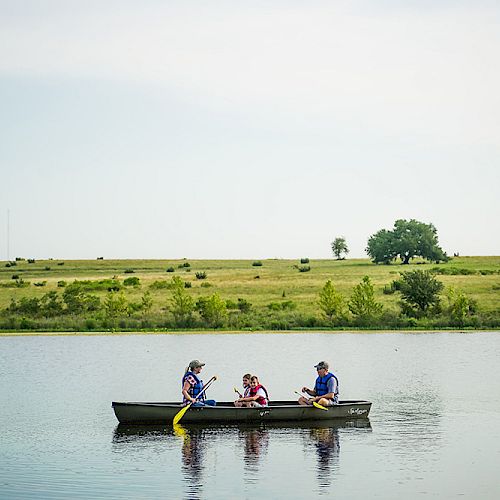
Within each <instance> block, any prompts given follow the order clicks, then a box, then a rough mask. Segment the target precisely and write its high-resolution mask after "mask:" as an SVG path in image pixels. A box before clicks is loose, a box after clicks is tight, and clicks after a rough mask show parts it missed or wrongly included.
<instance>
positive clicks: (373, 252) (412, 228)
mask: <svg viewBox="0 0 500 500" xmlns="http://www.w3.org/2000/svg"><path fill="white" fill-rule="evenodd" d="M366 252H367V253H368V255H369V256H370V257H371V259H372V261H373V262H375V263H376V264H379V263H383V264H389V263H390V262H391V261H392V260H394V259H396V257H398V256H399V257H400V258H401V260H402V262H403V264H408V263H409V262H410V259H413V258H414V257H417V256H419V257H422V258H424V259H427V260H431V261H434V262H440V261H443V262H446V261H448V260H449V258H448V256H447V255H446V253H444V252H443V250H442V249H441V247H440V246H439V245H438V238H437V230H436V228H435V227H434V226H433V225H432V224H425V223H423V222H419V221H417V220H415V219H411V220H409V221H407V220H404V219H399V220H397V221H396V222H395V223H394V228H393V230H392V231H387V230H386V229H381V230H380V231H378V232H377V233H375V234H373V235H372V236H370V238H369V239H368V246H367V248H366Z"/></svg>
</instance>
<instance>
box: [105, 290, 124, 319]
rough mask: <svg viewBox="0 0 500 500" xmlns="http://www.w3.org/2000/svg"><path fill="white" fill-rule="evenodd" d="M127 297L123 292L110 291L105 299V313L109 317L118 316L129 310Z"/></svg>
mask: <svg viewBox="0 0 500 500" xmlns="http://www.w3.org/2000/svg"><path fill="white" fill-rule="evenodd" d="M127 306H128V304H127V299H126V298H125V295H124V294H123V292H108V294H107V295H106V298H105V299H104V313H105V314H106V317H108V318H116V317H117V316H119V315H121V314H125V313H126V312H127Z"/></svg>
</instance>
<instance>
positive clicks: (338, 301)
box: [318, 280, 347, 321]
mask: <svg viewBox="0 0 500 500" xmlns="http://www.w3.org/2000/svg"><path fill="white" fill-rule="evenodd" d="M318 304H319V307H320V309H321V312H322V313H323V315H324V316H325V318H327V319H328V320H329V321H340V320H342V319H344V318H345V317H346V316H347V312H346V306H345V299H344V297H343V296H342V295H341V294H340V293H338V292H337V290H335V286H334V285H333V283H332V281H331V280H328V281H327V282H326V283H325V285H324V286H323V288H322V289H321V291H320V292H319V300H318Z"/></svg>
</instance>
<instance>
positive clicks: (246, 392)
mask: <svg viewBox="0 0 500 500" xmlns="http://www.w3.org/2000/svg"><path fill="white" fill-rule="evenodd" d="M251 378H252V375H251V374H250V373H245V375H243V395H241V392H239V391H238V394H239V396H240V398H247V397H248V396H249V394H250V379H251ZM234 390H235V391H236V390H237V389H236V387H235V388H234ZM234 406H237V407H241V406H243V403H241V402H240V400H239V399H237V400H236V401H235V402H234Z"/></svg>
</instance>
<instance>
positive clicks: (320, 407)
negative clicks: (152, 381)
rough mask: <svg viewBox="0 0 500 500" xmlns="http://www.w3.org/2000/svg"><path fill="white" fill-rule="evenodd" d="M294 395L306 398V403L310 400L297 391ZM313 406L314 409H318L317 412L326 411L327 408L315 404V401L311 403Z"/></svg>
mask: <svg viewBox="0 0 500 500" xmlns="http://www.w3.org/2000/svg"><path fill="white" fill-rule="evenodd" d="M294 392H295V394H298V395H299V396H301V397H303V398H306V399H307V400H308V401H309V400H310V398H307V397H306V396H304V394H301V393H300V392H297V391H294ZM312 404H313V406H314V407H315V408H318V409H319V410H326V411H328V408H326V407H325V406H323V405H320V404H319V403H317V402H316V401H313V402H312Z"/></svg>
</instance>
